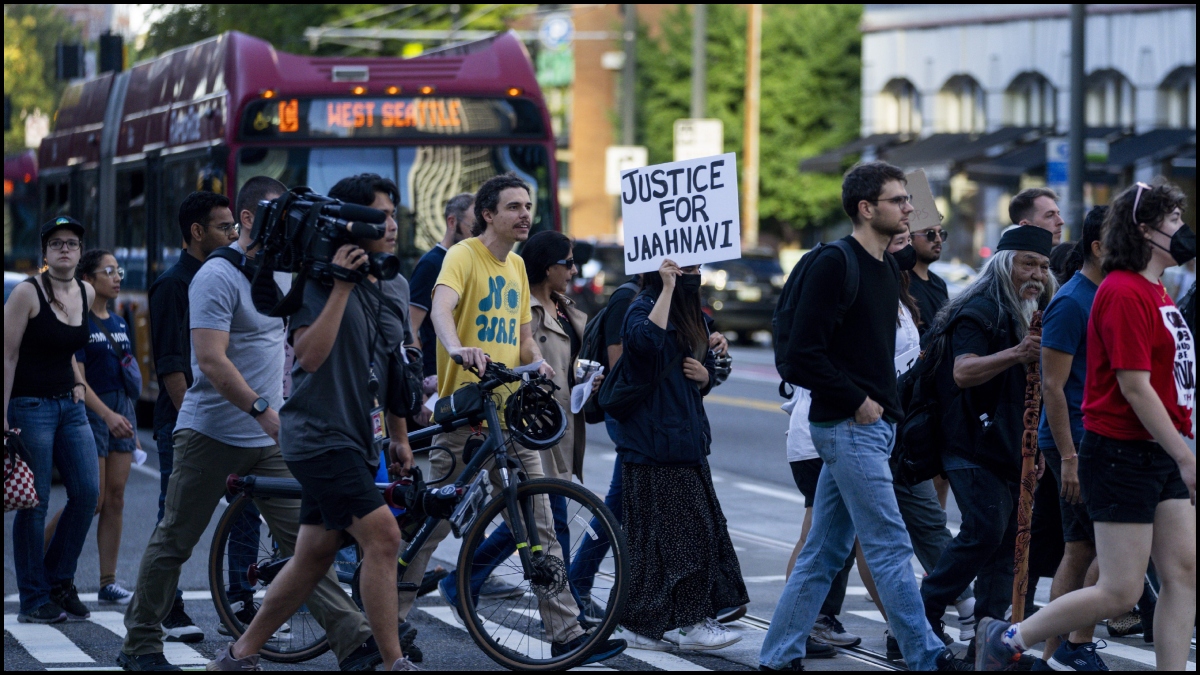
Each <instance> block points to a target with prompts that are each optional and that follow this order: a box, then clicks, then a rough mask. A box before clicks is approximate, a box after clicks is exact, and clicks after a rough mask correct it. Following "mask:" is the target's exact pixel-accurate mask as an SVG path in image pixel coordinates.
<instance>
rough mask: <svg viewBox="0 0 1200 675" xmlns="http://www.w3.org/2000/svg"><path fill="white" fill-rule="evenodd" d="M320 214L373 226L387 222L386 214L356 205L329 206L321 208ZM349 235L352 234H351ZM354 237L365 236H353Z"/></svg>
mask: <svg viewBox="0 0 1200 675" xmlns="http://www.w3.org/2000/svg"><path fill="white" fill-rule="evenodd" d="M321 213H325V214H328V215H331V216H333V217H334V218H338V219H340V220H356V221H359V222H361V223H373V224H375V225H382V224H383V223H384V221H386V220H387V214H385V213H384V212H383V211H380V210H379V209H373V208H371V207H369V206H360V205H358V204H330V205H328V206H322V207H321ZM351 234H354V233H353V232H352V233H351ZM354 236H356V237H358V236H366V235H359V234H354Z"/></svg>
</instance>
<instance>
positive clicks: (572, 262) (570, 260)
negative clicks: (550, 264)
mask: <svg viewBox="0 0 1200 675" xmlns="http://www.w3.org/2000/svg"><path fill="white" fill-rule="evenodd" d="M554 264H555V265H562V266H563V267H566V268H567V269H571V268H572V267H574V266H575V259H574V258H567V259H566V260H555V261H554Z"/></svg>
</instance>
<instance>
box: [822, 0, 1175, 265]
mask: <svg viewBox="0 0 1200 675" xmlns="http://www.w3.org/2000/svg"><path fill="white" fill-rule="evenodd" d="M1069 10H1070V5H1054V4H1051V5H866V9H865V12H864V16H863V21H862V30H863V71H862V138H861V139H860V140H858V141H856V142H854V143H852V144H850V145H848V146H846V147H844V148H842V149H840V150H839V151H835V152H833V153H827V154H826V155H823V156H821V157H818V158H813V159H812V160H808V161H806V162H804V163H803V164H802V165H801V168H802V170H815V171H831V170H833V171H837V170H841V169H843V168H844V167H845V166H847V165H848V162H852V161H854V160H856V159H858V158H864V159H869V158H873V157H879V158H882V159H886V160H888V161H891V162H893V163H896V164H899V165H901V166H903V167H904V168H906V169H916V168H924V169H925V171H926V173H927V174H928V175H929V177H930V179H931V184H932V185H933V187H934V192H935V196H936V197H937V198H938V201H939V208H940V209H941V210H942V212H943V215H944V216H946V218H947V222H948V223H949V226H950V227H951V229H952V231H953V232H954V236H953V237H952V239H951V241H950V242H949V243H948V247H949V248H950V249H951V250H952V252H953V254H954V255H956V256H958V257H961V258H964V259H967V260H971V259H973V258H974V256H975V255H976V254H978V253H979V251H980V250H981V249H983V250H984V253H986V252H987V247H989V246H992V245H994V243H995V242H996V240H997V239H998V238H999V232H1000V230H1001V229H1002V228H1003V227H1004V226H1007V225H1008V224H1009V223H1008V216H1007V203H1008V199H1009V198H1010V197H1011V195H1012V194H1014V193H1015V192H1016V191H1018V190H1020V189H1023V188H1025V187H1030V186H1034V185H1044V184H1046V183H1047V174H1046V167H1047V161H1046V157H1047V143H1048V142H1052V139H1055V138H1060V137H1065V136H1066V134H1067V127H1068V123H1069V112H1068V111H1069V105H1070V77H1069V70H1070V44H1071V41H1070V20H1069ZM1085 72H1086V74H1087V75H1086V81H1085V86H1086V87H1087V93H1086V99H1085V100H1086V122H1087V125H1088V131H1087V136H1088V139H1089V152H1088V154H1089V163H1088V167H1087V175H1086V178H1085V180H1086V184H1085V203H1086V205H1088V206H1090V205H1091V204H1092V203H1105V202H1107V201H1108V199H1109V198H1110V197H1111V195H1113V194H1115V192H1116V191H1117V190H1120V189H1122V188H1123V187H1124V186H1126V185H1128V184H1129V183H1130V182H1131V181H1135V180H1149V179H1151V178H1152V177H1154V176H1157V175H1162V176H1165V177H1167V178H1168V179H1170V180H1172V181H1174V182H1176V183H1178V184H1180V185H1181V187H1183V188H1184V189H1185V191H1187V192H1188V195H1189V203H1190V204H1193V205H1194V203H1195V194H1196V190H1195V166H1196V164H1195V162H1196V160H1195V157H1196V154H1195V152H1196V151H1195V138H1196V135H1195V130H1196V6H1195V5H1175V4H1157V5H1153V4H1152V5H1132V4H1126V5H1088V6H1087V23H1086V55H1085ZM1050 178H1051V184H1052V186H1054V185H1053V183H1054V180H1055V177H1054V176H1051V177H1050ZM1056 187H1057V186H1056ZM1063 197H1064V201H1065V195H1063ZM1063 206H1064V207H1065V203H1064V204H1063ZM1191 209H1192V212H1193V213H1194V206H1192V207H1191ZM1192 220H1194V218H1192V217H1191V214H1189V222H1192ZM1069 225H1070V224H1069ZM963 235H965V236H963Z"/></svg>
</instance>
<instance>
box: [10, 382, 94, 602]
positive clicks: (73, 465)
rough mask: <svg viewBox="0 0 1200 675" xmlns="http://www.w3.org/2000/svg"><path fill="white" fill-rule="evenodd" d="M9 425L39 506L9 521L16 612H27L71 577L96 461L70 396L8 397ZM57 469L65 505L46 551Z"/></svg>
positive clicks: (88, 519)
mask: <svg viewBox="0 0 1200 675" xmlns="http://www.w3.org/2000/svg"><path fill="white" fill-rule="evenodd" d="M8 422H9V424H11V425H12V426H13V428H16V429H20V430H21V440H22V442H24V444H25V448H26V449H27V450H28V452H29V459H30V466H29V468H30V469H31V470H32V471H33V482H34V486H35V487H36V488H37V494H38V505H37V506H35V507H34V508H32V509H25V510H22V511H18V512H17V515H16V517H15V518H14V519H13V531H12V540H13V564H14V566H15V567H16V573H17V588H18V590H19V591H20V594H21V609H20V611H21V613H23V614H27V613H29V612H32V611H33V610H35V609H37V608H39V607H41V606H42V605H44V604H46V603H47V602H50V589H51V587H52V586H56V585H58V584H62V583H71V582H72V581H73V580H74V579H75V566H76V564H78V562H79V553H80V552H81V551H82V550H83V542H84V540H85V539H87V534H88V529H89V528H90V527H91V525H92V516H93V515H95V513H96V502H97V500H98V499H99V497H100V463H99V461H98V460H97V458H96V457H97V455H96V441H95V439H94V438H93V437H92V427H91V425H90V424H88V419H87V413H85V412H84V407H83V403H74V402H73V401H72V400H71V399H70V398H35V397H32V396H17V397H13V398H12V399H10V400H9V404H8ZM56 466H57V467H58V473H59V475H61V476H62V480H63V486H64V487H65V488H66V489H67V505H66V507H65V508H63V514H62V517H61V518H60V519H59V521H58V528H57V529H56V530H55V531H54V538H53V539H52V540H51V541H50V548H48V549H46V548H45V542H46V512H47V511H48V510H49V508H50V477H51V474H52V472H53V467H56ZM43 550H44V551H45V554H44V555H43Z"/></svg>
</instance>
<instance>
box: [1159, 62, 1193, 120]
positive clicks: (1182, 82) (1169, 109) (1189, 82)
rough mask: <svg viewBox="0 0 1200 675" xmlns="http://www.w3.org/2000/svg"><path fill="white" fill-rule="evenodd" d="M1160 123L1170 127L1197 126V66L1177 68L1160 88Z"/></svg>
mask: <svg viewBox="0 0 1200 675" xmlns="http://www.w3.org/2000/svg"><path fill="white" fill-rule="evenodd" d="M1158 124H1159V126H1161V127H1167V128H1169V129H1195V128H1196V67H1195V66H1184V67H1182V68H1176V69H1175V70H1174V71H1172V72H1171V74H1170V75H1168V76H1167V77H1166V79H1164V80H1163V83H1162V85H1160V86H1159V88H1158Z"/></svg>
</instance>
